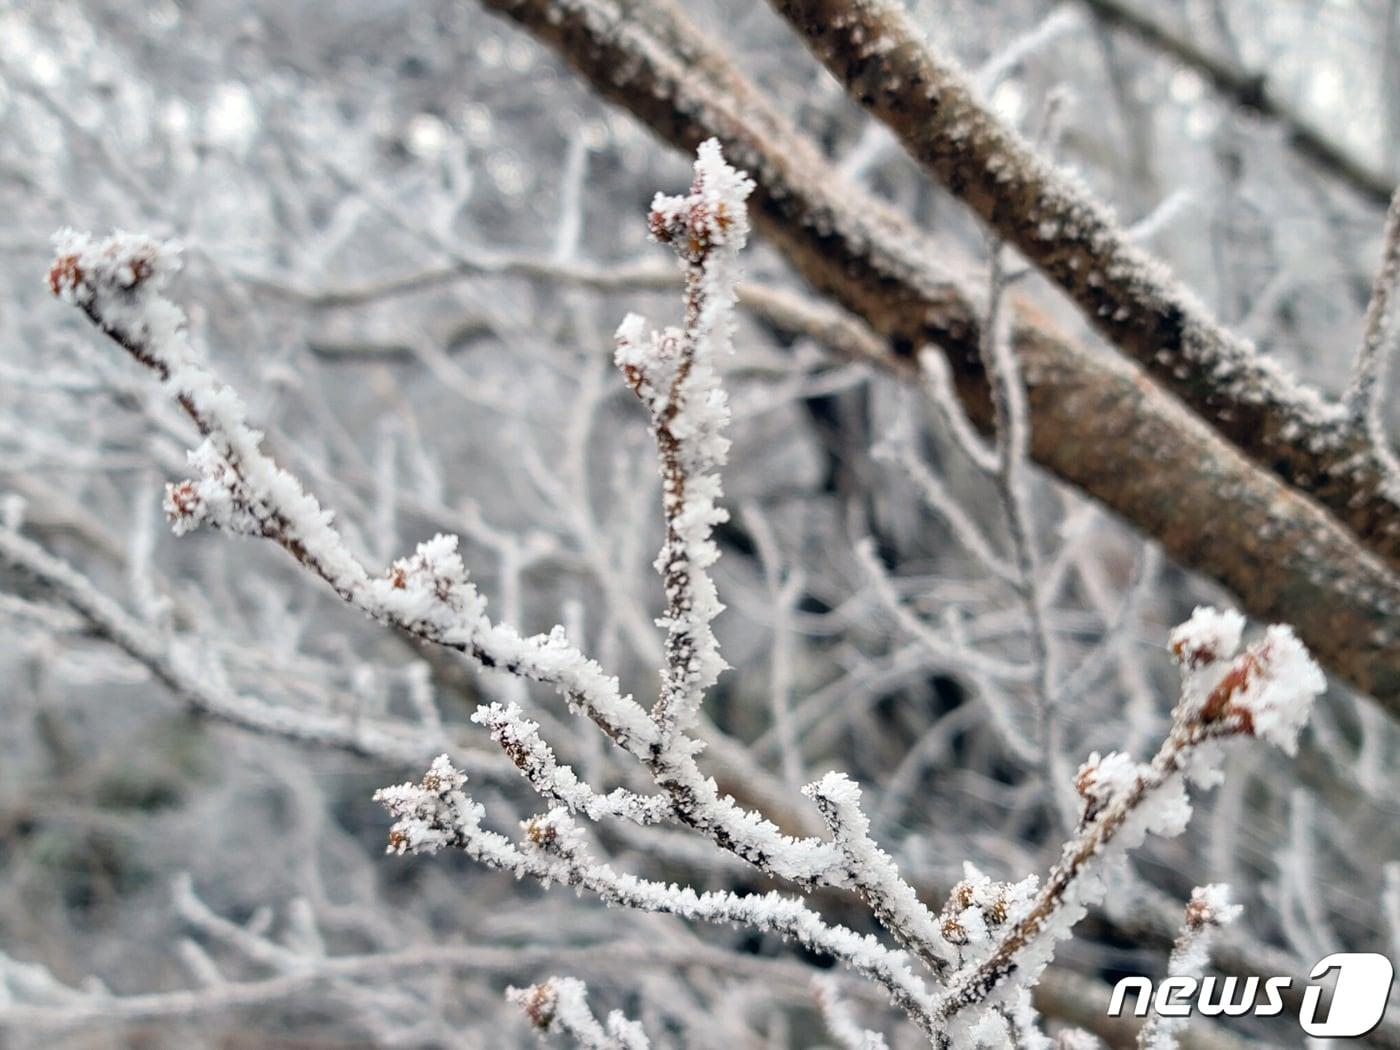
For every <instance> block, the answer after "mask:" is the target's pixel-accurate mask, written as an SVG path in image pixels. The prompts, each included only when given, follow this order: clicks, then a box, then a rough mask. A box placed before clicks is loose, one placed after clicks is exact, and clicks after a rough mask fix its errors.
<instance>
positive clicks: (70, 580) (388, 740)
mask: <svg viewBox="0 0 1400 1050" xmlns="http://www.w3.org/2000/svg"><path fill="white" fill-rule="evenodd" d="M0 564H5V565H9V566H11V567H12V568H14V569H16V570H18V571H19V572H21V573H23V574H25V575H27V576H29V577H30V578H32V579H33V580H35V581H36V582H38V583H39V584H40V586H42V587H43V588H44V589H45V590H46V591H47V592H49V593H50V594H51V595H53V596H54V597H55V598H57V599H58V600H59V601H61V602H62V603H63V604H64V605H66V606H67V607H68V608H70V609H72V610H73V611H74V612H76V613H77V614H78V615H79V616H81V617H82V618H83V620H84V621H85V622H86V623H87V624H88V625H89V627H90V628H91V629H92V630H93V631H94V632H95V633H96V634H97V635H99V636H100V637H102V638H105V639H107V640H108V641H110V642H111V643H112V644H113V645H115V646H116V647H117V648H118V649H120V650H122V651H123V652H125V653H126V654H127V655H128V656H130V657H131V658H132V659H133V660H135V661H137V662H138V663H140V664H141V665H143V666H144V667H145V668H146V669H147V670H148V671H150V672H151V674H152V675H153V676H154V677H155V678H156V679H157V680H158V681H160V682H161V684H162V685H164V686H165V687H166V688H168V689H169V690H170V691H171V693H173V694H174V695H175V696H177V697H179V698H180V699H181V700H183V701H184V702H186V703H187V704H189V705H190V707H192V708H193V709H194V710H196V711H199V712H200V713H202V714H206V715H209V716H212V717H214V718H217V719H220V720H221V721H225V722H228V723H231V724H233V725H236V726H239V727H241V728H244V729H249V730H252V731H254V732H259V733H268V734H271V735H274V736H281V737H286V738H288V739H291V740H296V741H300V742H303V743H307V744H312V745H316V746H321V747H335V748H341V749H344V750H348V751H352V752H356V753H358V754H363V755H369V756H372V757H374V758H378V759H381V760H384V761H388V762H392V763H394V764H396V765H397V764H406V763H414V762H421V761H422V760H423V758H424V757H425V756H426V755H428V754H431V753H432V752H433V751H435V750H438V749H439V748H441V747H443V746H445V745H447V744H449V743H450V741H449V740H448V739H447V738H446V737H445V736H444V735H443V733H442V730H441V727H432V726H427V725H424V726H414V725H410V724H408V723H405V722H402V721H397V720H382V719H377V718H369V717H361V716H357V715H355V714H353V713H335V712H331V711H316V710H304V709H301V708H297V707H293V706H290V705H286V704H277V703H273V702H270V701H269V700H266V699H264V698H262V697H256V696H249V695H247V694H244V693H240V692H238V691H236V690H234V689H231V688H229V687H227V686H226V685H225V684H224V683H222V682H221V681H220V679H219V677H218V676H217V675H215V674H213V673H211V669H210V667H209V665H208V663H207V661H202V660H201V654H200V652H199V651H198V648H197V647H193V646H190V645H187V644H181V640H180V639H178V638H172V637H170V636H169V635H167V634H165V633H163V632H161V631H159V630H157V629H154V628H152V627H151V626H149V625H147V624H144V623H142V622H141V621H139V620H138V619H136V618H135V617H134V616H132V615H131V614H130V613H128V612H127V611H126V610H124V609H123V608H122V607H121V606H120V605H118V604H117V603H116V602H115V601H113V600H112V599H111V598H109V597H108V596H107V595H105V594H103V593H102V591H100V590H99V589H98V588H97V587H96V586H95V585H94V584H93V583H92V582H91V581H90V580H88V579H87V578H86V577H85V576H83V575H82V574H81V573H79V572H78V571H77V570H76V569H74V568H73V567H72V566H70V565H69V564H67V563H66V562H64V561H61V560H60V559H58V558H55V557H54V556H53V555H51V554H49V553H48V552H47V551H45V550H44V549H43V548H42V547H40V546H39V545H38V544H36V543H34V542H32V541H30V540H28V539H25V538H24V537H23V536H20V535H19V534H17V533H15V532H12V531H10V530H9V529H5V528H0ZM474 762H475V760H474ZM472 768H473V769H475V770H477V771H479V772H482V773H484V772H486V771H487V770H488V769H489V768H490V763H484V764H481V765H479V766H478V765H476V764H474V765H473V766H472ZM508 768H509V767H507V770H508Z"/></svg>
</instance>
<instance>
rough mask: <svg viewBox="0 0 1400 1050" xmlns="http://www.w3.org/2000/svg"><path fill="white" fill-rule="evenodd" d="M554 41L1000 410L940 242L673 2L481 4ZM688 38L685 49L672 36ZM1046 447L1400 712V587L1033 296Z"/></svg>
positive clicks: (974, 407) (890, 331) (914, 372)
mask: <svg viewBox="0 0 1400 1050" xmlns="http://www.w3.org/2000/svg"><path fill="white" fill-rule="evenodd" d="M484 3H485V5H486V6H487V7H488V8H489V9H491V10H495V11H499V12H501V13H502V14H505V15H507V16H509V17H510V18H512V19H514V20H515V21H517V22H519V23H521V24H522V25H523V26H525V27H526V28H527V29H529V30H530V32H531V33H532V34H533V35H535V36H536V37H538V38H539V39H540V40H542V41H543V42H545V43H547V44H548V45H549V46H551V47H552V48H554V49H555V50H556V51H558V52H559V53H560V54H561V55H562V56H563V57H564V58H565V59H566V60H567V61H568V62H569V63H570V64H571V65H572V66H574V67H575V68H576V69H577V70H578V71H579V72H580V73H581V74H582V75H583V76H584V77H585V78H586V79H587V80H588V81H589V82H590V83H591V84H592V85H593V86H594V88H595V89H596V90H597V91H598V92H599V93H600V94H601V95H603V96H604V97H605V98H607V99H609V100H611V101H613V102H615V103H618V104H619V105H622V106H624V107H625V108H627V109H629V110H630V111H631V112H632V113H633V114H634V115H635V116H636V117H637V118H638V119H640V120H642V121H643V122H644V123H645V124H647V125H648V126H649V127H650V128H651V129H652V130H653V131H655V132H656V133H657V134H658V135H659V136H660V137H661V138H663V139H665V140H666V141H668V142H670V143H671V144H673V145H675V146H677V147H678V148H680V149H683V150H687V151H689V150H691V149H694V148H695V147H696V146H697V145H698V144H699V143H700V142H701V141H702V140H703V139H705V138H708V137H710V136H716V137H718V138H719V139H720V140H721V142H723V144H724V147H725V151H726V155H728V156H729V157H730V158H731V159H732V160H733V162H734V163H735V164H736V165H737V166H739V167H742V168H744V169H746V170H747V171H748V172H749V173H750V175H751V176H752V177H753V178H754V180H755V182H756V183H757V189H756V190H755V192H754V195H753V198H752V205H751V209H752V212H753V215H754V218H755V221H756V222H757V223H758V224H759V226H760V227H761V229H762V231H763V232H764V233H765V234H767V235H768V236H769V237H770V238H771V239H772V240H773V241H774V243H776V244H777V245H778V247H780V248H781V249H782V250H783V252H784V253H785V254H786V255H787V257H788V258H789V260H790V261H791V262H792V264H793V265H794V266H795V267H796V269H797V270H798V271H799V272H800V273H801V274H802V275H803V276H804V277H805V278H806V279H807V280H808V281H809V282H810V283H811V284H812V285H813V286H815V287H816V288H818V289H820V290H822V291H824V292H826V293H828V294H830V295H831V296H832V297H833V298H835V299H837V300H838V301H839V302H841V303H842V305H844V306H845V307H846V308H847V309H849V310H851V311H853V312H854V313H856V314H858V315H860V316H861V317H862V318H864V320H865V321H866V322H867V323H868V324H869V325H870V326H871V328H872V329H873V330H874V331H875V332H877V333H878V334H879V335H880V336H881V337H883V339H884V340H885V341H886V346H887V350H886V353H885V355H884V356H883V357H882V358H881V360H880V361H879V364H880V365H881V366H882V367H883V368H884V369H886V370H887V371H889V372H891V373H894V374H896V375H899V376H901V377H903V378H905V379H908V380H911V381H913V380H917V379H918V365H917V362H916V354H917V351H918V350H919V349H920V348H921V347H923V346H925V345H927V344H934V345H937V346H938V347H940V348H941V349H942V350H943V351H944V352H945V353H946V355H947V356H948V359H949V362H950V365H951V368H952V372H953V376H954V385H955V388H956V390H957V393H958V395H959V397H960V398H961V400H962V401H963V403H964V405H965V407H966V409H967V411H968V413H969V415H970V416H971V418H972V419H973V420H974V421H975V422H976V423H977V424H978V425H979V426H982V427H984V428H988V429H989V428H990V426H991V423H992V410H991V401H990V398H989V395H988V388H987V382H986V376H985V373H984V371H983V369H982V366H981V362H980V359H979V355H978V340H979V330H980V325H979V320H978V318H979V312H978V309H977V307H976V306H975V305H974V303H973V302H972V300H971V297H970V296H968V295H966V294H964V293H963V292H962V290H960V289H959V288H957V287H956V286H954V284H953V283H952V282H951V281H950V280H948V279H946V278H945V277H944V276H943V275H942V274H939V273H937V272H935V271H934V270H933V269H932V266H931V263H930V260H932V259H935V258H937V255H936V253H935V251H934V249H933V246H932V245H931V243H930V242H929V241H927V240H926V239H924V238H923V237H921V236H920V235H919V233H918V231H916V230H914V229H913V228H912V227H911V226H910V225H909V224H908V223H907V222H905V221H903V220H902V219H901V218H900V217H899V216H897V215H895V214H894V213H892V212H891V211H890V210H889V209H887V208H886V207H885V206H883V205H882V204H880V203H879V202H878V201H876V200H874V199H873V198H871V197H869V196H868V195H866V194H865V193H863V192H862V191H861V190H860V189H859V188H857V187H855V186H852V185H850V184H848V183H845V182H844V181H843V180H841V179H840V177H839V176H838V175H837V174H836V173H835V172H834V171H833V170H832V168H831V167H830V166H829V165H828V164H827V163H826V161H825V159H824V158H823V157H822V155H821V154H820V152H819V151H818V150H817V148H816V147H815V146H814V145H813V144H812V143H811V142H810V141H808V140H807V139H805V138H804V137H802V136H801V135H800V134H798V133H797V132H796V131H795V130H794V129H793V128H792V126H791V125H790V124H789V123H788V122H787V121H786V120H785V119H784V118H783V117H782V116H781V115H780V114H778V113H777V112H775V111H774V109H773V108H772V106H771V105H770V104H769V103H768V101H767V100H766V99H765V98H764V97H763V96H762V95H761V94H760V93H759V92H758V91H757V89H756V88H754V87H753V86H752V85H750V84H749V83H748V81H746V80H745V79H744V78H743V77H742V75H741V74H740V73H739V72H738V71H737V70H736V69H734V67H733V66H732V65H731V64H730V63H729V62H728V60H727V59H726V58H724V57H723V55H722V54H721V53H720V52H719V51H718V50H717V49H716V48H715V47H713V46H712V45H711V44H710V43H709V42H708V41H707V40H706V39H705V37H704V36H703V34H701V33H700V32H699V31H698V30H696V29H695V28H694V27H692V26H689V25H687V24H686V23H685V22H684V20H683V19H682V18H681V16H680V15H679V14H678V13H677V12H676V11H675V10H674V9H673V8H671V7H670V6H669V5H667V4H664V3H654V4H650V5H647V10H646V17H645V18H638V17H628V15H629V12H628V11H626V10H624V9H623V8H620V7H618V6H616V5H614V4H610V3H593V2H576V3H562V2H558V0H484ZM673 43H674V44H675V45H676V46H675V47H673V46H671V45H672V44H673ZM1010 338H1011V343H1012V347H1013V349H1014V350H1015V352H1016V354H1017V357H1018V360H1019V363H1020V366H1021V373H1022V376H1023V377H1024V379H1025V382H1026V385H1027V398H1028V405H1029V408H1030V418H1031V454H1032V457H1033V458H1034V459H1035V460H1036V461H1037V462H1039V463H1040V464H1041V465H1043V466H1045V467H1046V468H1047V469H1049V470H1051V471H1052V472H1053V473H1055V474H1057V475H1058V476H1059V477H1061V478H1062V479H1064V480H1066V481H1069V482H1072V483H1074V484H1075V485H1077V486H1079V487H1081V488H1083V489H1084V490H1085V491H1086V492H1088V493H1089V494H1090V495H1092V496H1094V497H1095V498H1097V499H1099V500H1100V501H1102V502H1103V503H1104V504H1105V505H1107V506H1109V507H1111V508H1112V509H1114V510H1116V511H1117V512H1118V513H1120V514H1121V515H1123V516H1124V517H1125V518H1127V519H1128V520H1129V521H1130V522H1132V523H1133V524H1134V525H1136V526H1137V527H1138V528H1140V529H1142V530H1143V531H1144V532H1145V533H1147V534H1148V535H1151V536H1153V537H1155V538H1156V539H1158V540H1159V541H1160V542H1161V543H1162V544H1163V545H1164V546H1165V548H1166V549H1167V550H1168V552H1169V553H1171V554H1172V555H1173V556H1174V557H1175V558H1177V559H1178V560H1179V561H1180V562H1181V563H1182V564H1184V565H1187V566H1190V567H1191V568H1194V569H1197V570H1199V571H1201V572H1203V573H1206V574H1207V575H1210V576H1213V577H1214V578H1215V579H1217V580H1219V581H1221V582H1222V583H1224V584H1225V585H1226V586H1228V587H1229V588H1231V589H1232V590H1233V591H1234V592H1235V593H1236V594H1237V595H1238V596H1239V597H1240V599H1241V601H1242V603H1243V604H1244V605H1245V607H1246V608H1247V609H1248V610H1249V611H1250V612H1251V613H1252V614H1253V615H1254V616H1256V617H1259V618H1261V619H1271V620H1285V621H1289V622H1291V623H1293V624H1294V625H1295V626H1296V627H1297V629H1298V632H1299V634H1300V635H1301V636H1302V637H1303V638H1304V640H1305V641H1306V642H1307V643H1308V646H1309V647H1310V648H1311V649H1312V651H1313V652H1314V653H1316V654H1317V656H1318V657H1319V659H1321V660H1323V661H1324V662H1325V663H1326V664H1327V665H1328V666H1329V667H1330V668H1331V669H1332V670H1334V671H1335V672H1337V673H1338V674H1340V675H1342V676H1343V677H1344V678H1347V679H1348V680H1350V681H1351V682H1352V683H1353V684H1355V685H1357V686H1358V687H1360V688H1361V689H1363V690H1365V691H1367V692H1370V693H1371V694H1372V695H1374V696H1376V697H1377V698H1378V699H1379V700H1380V701H1381V702H1382V703H1383V704H1384V705H1385V706H1386V707H1387V709H1388V710H1390V711H1392V712H1394V713H1397V714H1400V637H1397V633H1398V629H1397V620H1398V619H1400V617H1397V612H1400V580H1397V579H1396V577H1395V575H1394V573H1392V572H1390V571H1388V569H1387V568H1386V566H1384V565H1383V564H1381V563H1380V561H1379V560H1378V559H1377V558H1375V557H1373V556H1371V555H1370V554H1369V553H1368V552H1367V551H1366V550H1364V549H1363V548H1362V547H1361V546H1360V545H1359V544H1358V543H1357V542H1356V540H1355V538H1354V537H1353V536H1351V535H1350V534H1348V533H1347V531H1346V530H1345V529H1343V528H1342V527H1340V526H1339V525H1338V524H1337V523H1336V521H1334V520H1333V519H1332V518H1330V517H1329V516H1328V515H1327V514H1326V513H1324V512H1322V511H1321V510H1320V509H1319V508H1318V507H1317V506H1315V505H1314V504H1313V503H1312V502H1311V501H1309V500H1307V499H1305V498H1302V497H1300V496H1299V495H1298V494H1296V493H1295V492H1293V491H1291V490H1290V489H1288V488H1287V487H1286V486H1285V485H1283V484H1282V483H1281V482H1279V481H1278V480H1277V479H1275V478H1273V477H1271V476H1269V475H1268V474H1267V473H1265V472H1263V471H1260V470H1258V469H1255V468H1254V467H1253V466H1252V465H1251V464H1250V463H1248V462H1247V461H1246V460H1245V459H1244V458H1243V457H1242V456H1241V455H1239V454H1238V453H1237V452H1236V451H1235V450H1234V449H1232V448H1231V447H1229V446H1228V445H1227V444H1226V443H1225V442H1224V441H1222V440H1220V439H1219V438H1218V437H1217V436H1216V435H1215V434H1213V433H1212V432H1211V430H1210V428H1209V427H1207V426H1206V425H1205V424H1204V423H1203V422H1201V421H1200V420H1199V419H1197V418H1195V417H1194V416H1193V415H1191V414H1190V413H1189V412H1187V411H1185V410H1184V409H1183V408H1182V407H1181V406H1180V405H1179V403H1177V402H1176V401H1175V400H1174V399H1172V398H1169V397H1166V396H1164V395H1163V394H1162V392H1161V391H1160V389H1159V388H1157V387H1156V386H1155V385H1154V384H1153V383H1150V382H1148V381H1147V380H1146V379H1145V378H1144V377H1143V376H1141V375H1140V374H1139V373H1137V372H1136V371H1135V370H1133V369H1131V368H1129V367H1127V366H1126V365H1123V364H1120V363H1118V362H1117V361H1114V360H1111V359H1109V358H1106V357H1104V356H1103V355H1099V354H1091V353H1089V352H1087V351H1085V350H1083V349H1081V348H1079V347H1077V346H1075V345H1074V344H1073V343H1071V342H1069V341H1068V340H1067V339H1065V338H1064V337H1063V336H1061V335H1060V334H1058V333H1057V332H1055V331H1054V329H1053V327H1052V326H1051V325H1050V323H1049V322H1048V321H1047V320H1045V319H1044V318H1043V317H1041V316H1039V315H1037V314H1035V313H1034V312H1033V311H1032V309H1031V308H1030V307H1028V306H1024V305H1022V306H1020V307H1019V308H1018V309H1016V310H1015V311H1014V316H1013V318H1012V319H1011V336H1010Z"/></svg>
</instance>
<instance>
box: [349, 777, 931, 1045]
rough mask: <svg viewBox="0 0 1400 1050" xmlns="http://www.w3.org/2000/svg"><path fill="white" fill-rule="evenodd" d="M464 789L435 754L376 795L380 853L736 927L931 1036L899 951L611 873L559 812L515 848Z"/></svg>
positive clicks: (773, 901)
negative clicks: (384, 820) (457, 862)
mask: <svg viewBox="0 0 1400 1050" xmlns="http://www.w3.org/2000/svg"><path fill="white" fill-rule="evenodd" d="M465 784H466V777H465V776H464V775H463V774H462V773H461V772H459V771H458V770H457V769H455V768H454V767H453V765H452V763H451V762H450V761H449V760H448V759H447V757H446V756H441V757H439V758H438V759H437V760H436V761H434V763H433V765H432V767H431V768H430V769H429V771H428V773H427V774H426V775H425V776H424V778H423V780H422V781H421V782H420V783H418V784H411V783H409V784H400V785H397V786H394V787H388V788H382V789H380V790H379V791H378V792H376V793H375V799H376V800H377V801H378V802H380V803H381V804H383V805H384V807H385V808H386V809H388V810H389V812H390V814H392V815H393V816H394V818H395V822H394V826H393V828H392V829H391V830H390V833H389V847H388V848H389V851H390V852H395V853H425V852H426V853H435V852H437V851H438V850H440V849H443V848H445V847H452V848H456V849H461V850H463V851H464V852H465V853H466V854H467V855H468V856H470V857H472V858H473V859H474V860H477V861H478V862H480V863H483V864H486V865H488V866H490V867H493V868H499V869H501V870H503V871H509V872H511V873H512V874H514V875H515V876H516V877H517V878H523V877H525V876H529V877H530V878H532V879H536V880H538V881H540V882H543V883H545V884H546V885H548V884H550V883H554V882H558V883H562V884H563V885H566V886H572V887H575V888H576V889H581V890H587V891H588V892H590V893H592V894H594V895H595V896H597V897H598V898H599V899H601V900H602V901H604V902H605V903H607V904H610V905H614V906H620V907H627V908H634V909H637V910H640V911H656V912H668V913H670V914H673V915H679V916H681V917H684V918H688V919H691V920H693V921H697V922H709V923H741V924H744V925H747V926H752V927H754V928H755V929H758V930H765V931H770V932H773V933H776V934H778V935H779V936H781V937H784V938H788V939H791V940H793V941H796V942H797V943H799V944H801V945H802V946H804V947H805V948H807V949H808V950H810V951H815V952H819V953H822V954H825V955H830V956H832V957H833V958H836V959H839V960H840V961H841V962H843V963H844V964H845V965H847V966H848V967H850V968H851V969H852V970H853V971H855V972H856V973H859V974H861V975H863V976H865V977H867V978H869V979H871V980H874V981H877V982H878V983H880V984H881V985H883V986H884V987H885V989H886V990H887V991H888V992H889V993H890V997H891V999H892V1000H893V1001H894V1002H895V1003H896V1004H897V1005H898V1006H899V1007H900V1008H901V1009H903V1010H904V1011H905V1012H906V1013H907V1014H908V1015H909V1017H910V1018H911V1019H912V1020H913V1021H914V1022H915V1023H916V1024H918V1025H919V1027H920V1028H922V1029H923V1030H924V1031H925V1032H927V1033H929V1034H932V1032H933V1025H934V1021H933V1017H932V1015H931V1013H930V1009H931V1007H932V1005H933V999H932V997H931V996H930V994H929V993H928V992H927V991H926V990H925V988H924V985H923V982H922V981H921V980H920V979H919V978H918V977H917V976H916V975H915V974H914V972H913V971H912V970H911V968H910V966H909V963H908V960H907V958H906V957H905V955H904V953H902V952H894V951H891V950H889V949H888V948H886V947H884V946H883V945H882V944H880V942H879V941H878V940H877V939H876V938H874V937H870V936H865V935H861V934H857V933H855V932H853V931H851V930H849V929H847V928H845V927H843V926H838V925H835V924H833V923H828V922H826V921H824V920H823V919H822V918H821V917H820V916H819V915H818V914H817V913H816V912H814V911H812V910H811V909H810V908H808V907H807V906H806V905H805V904H803V903H802V902H801V901H799V900H796V899H794V898H790V897H784V896H782V895H780V894H778V893H767V894H762V895H759V894H753V895H748V896H741V895H739V894H736V893H729V892H725V891H714V892H708V893H697V892H695V891H694V890H693V889H691V888H689V887H686V886H676V885H666V884H664V883H660V882H653V881H651V880H647V879H641V878H638V877H636V876H634V875H629V874H623V873H619V872H615V871H614V870H613V869H612V868H611V867H609V866H608V865H606V864H602V863H598V862H596V861H594V860H593V859H592V858H591V857H590V856H589V853H588V850H587V847H586V844H585V841H584V834H583V831H582V829H580V828H579V827H578V826H577V825H576V824H575V823H574V822H573V819H572V818H571V817H570V816H569V814H568V812H567V811H566V810H565V809H564V808H563V807H559V808H556V809H553V810H551V811H550V812H548V813H545V814H541V815H538V816H535V817H532V818H530V819H529V820H527V821H525V822H524V823H523V825H522V828H523V831H524V838H523V840H522V841H521V842H520V843H519V844H516V843H513V842H511V841H510V840H509V839H508V838H506V837H505V836H504V835H501V834H499V833H497V832H494V831H489V830H487V829H486V828H484V827H483V826H482V823H481V821H482V818H483V817H484V816H485V810H484V808H483V807H482V806H481V805H480V804H479V803H477V802H475V801H474V800H472V799H471V798H470V797H469V796H468V795H467V794H466V793H465V791H464V790H463V789H464V787H465Z"/></svg>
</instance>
